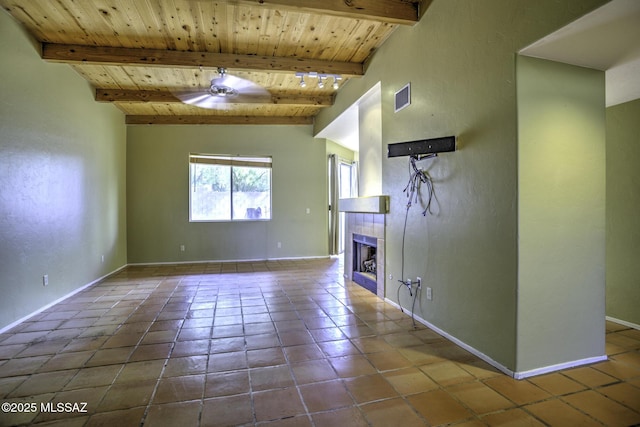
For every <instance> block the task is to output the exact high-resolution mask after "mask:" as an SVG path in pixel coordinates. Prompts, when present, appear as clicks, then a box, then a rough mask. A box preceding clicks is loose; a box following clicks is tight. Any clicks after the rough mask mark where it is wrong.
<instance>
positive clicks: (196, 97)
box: [174, 90, 271, 109]
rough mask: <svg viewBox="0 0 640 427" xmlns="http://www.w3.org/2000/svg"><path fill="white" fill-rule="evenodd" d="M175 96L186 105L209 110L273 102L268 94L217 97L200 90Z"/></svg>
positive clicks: (176, 93) (179, 93)
mask: <svg viewBox="0 0 640 427" xmlns="http://www.w3.org/2000/svg"><path fill="white" fill-rule="evenodd" d="M174 95H175V96H176V98H178V99H179V100H180V101H182V102H183V103H185V104H188V105H193V106H195V107H200V108H209V109H215V108H221V107H222V106H224V105H228V104H260V103H267V104H268V103H270V102H271V95H270V94H269V93H268V92H267V95H263V94H260V95H253V94H239V95H236V96H231V97H224V96H215V95H212V94H210V93H209V92H206V91H202V90H198V91H181V92H175V93H174Z"/></svg>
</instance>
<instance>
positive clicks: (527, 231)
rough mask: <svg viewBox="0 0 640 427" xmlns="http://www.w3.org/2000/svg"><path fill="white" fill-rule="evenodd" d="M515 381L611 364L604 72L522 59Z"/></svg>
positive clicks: (519, 75)
mask: <svg viewBox="0 0 640 427" xmlns="http://www.w3.org/2000/svg"><path fill="white" fill-rule="evenodd" d="M517 80H518V133H519V137H518V218H519V221H518V360H517V369H516V370H517V371H519V372H526V371H528V370H533V369H540V368H543V367H551V366H554V365H560V364H564V363H570V364H573V363H575V362H576V361H583V360H584V361H588V360H591V359H592V358H598V357H604V355H605V349H604V344H605V342H604V341H605V312H604V306H605V302H604V299H605V107H604V105H605V79H604V72H603V71H597V70H592V69H588V68H582V67H576V66H572V65H567V64H561V63H558V62H553V61H546V60H541V59H536V58H528V57H522V56H521V57H518V60H517Z"/></svg>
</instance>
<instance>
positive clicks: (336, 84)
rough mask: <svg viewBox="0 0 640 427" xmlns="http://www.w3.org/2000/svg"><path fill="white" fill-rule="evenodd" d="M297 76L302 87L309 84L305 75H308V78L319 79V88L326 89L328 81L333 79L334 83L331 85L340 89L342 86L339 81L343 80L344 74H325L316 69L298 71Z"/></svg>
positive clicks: (335, 88)
mask: <svg viewBox="0 0 640 427" xmlns="http://www.w3.org/2000/svg"><path fill="white" fill-rule="evenodd" d="M296 77H298V78H300V87H306V86H307V82H305V80H304V78H305V77H307V79H309V78H314V79H318V89H324V87H325V84H326V83H327V82H328V80H329V79H333V84H332V85H331V87H332V88H333V89H334V90H338V88H339V87H340V84H339V82H340V80H342V76H340V75H338V74H324V73H317V72H315V71H311V72H308V73H302V72H298V73H296Z"/></svg>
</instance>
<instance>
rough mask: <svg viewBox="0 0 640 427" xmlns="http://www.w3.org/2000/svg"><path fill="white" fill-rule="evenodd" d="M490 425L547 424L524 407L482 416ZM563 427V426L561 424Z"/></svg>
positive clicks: (492, 426) (511, 426) (529, 425)
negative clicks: (527, 411)
mask: <svg viewBox="0 0 640 427" xmlns="http://www.w3.org/2000/svg"><path fill="white" fill-rule="evenodd" d="M482 421H484V422H485V423H486V424H487V425H489V426H490V427H521V426H527V427H544V426H545V425H544V424H543V423H541V422H540V421H538V420H537V419H536V418H534V417H533V416H532V415H530V414H528V413H526V412H525V411H523V410H522V409H509V410H507V411H504V412H498V413H496V414H490V415H486V416H484V417H483V418H482ZM559 427H562V426H559Z"/></svg>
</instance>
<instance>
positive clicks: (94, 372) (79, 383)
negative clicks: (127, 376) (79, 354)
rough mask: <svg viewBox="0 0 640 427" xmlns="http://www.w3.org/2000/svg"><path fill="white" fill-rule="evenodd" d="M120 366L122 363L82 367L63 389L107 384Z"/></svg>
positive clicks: (119, 369) (112, 379) (116, 373)
mask: <svg viewBox="0 0 640 427" xmlns="http://www.w3.org/2000/svg"><path fill="white" fill-rule="evenodd" d="M122 368H123V365H109V366H96V367H92V368H85V369H82V370H80V371H79V372H78V373H77V374H76V376H75V377H73V379H72V380H71V381H69V382H68V383H67V385H66V386H65V387H64V388H63V389H64V390H73V389H78V388H88V387H99V386H103V385H109V384H111V383H113V381H114V380H115V379H116V377H117V376H118V374H119V373H120V371H121V370H122Z"/></svg>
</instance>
